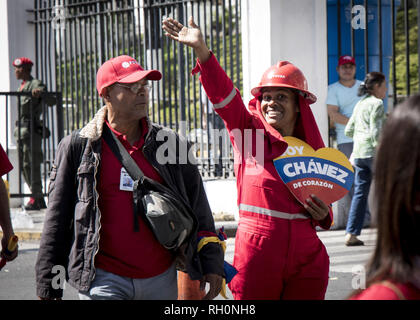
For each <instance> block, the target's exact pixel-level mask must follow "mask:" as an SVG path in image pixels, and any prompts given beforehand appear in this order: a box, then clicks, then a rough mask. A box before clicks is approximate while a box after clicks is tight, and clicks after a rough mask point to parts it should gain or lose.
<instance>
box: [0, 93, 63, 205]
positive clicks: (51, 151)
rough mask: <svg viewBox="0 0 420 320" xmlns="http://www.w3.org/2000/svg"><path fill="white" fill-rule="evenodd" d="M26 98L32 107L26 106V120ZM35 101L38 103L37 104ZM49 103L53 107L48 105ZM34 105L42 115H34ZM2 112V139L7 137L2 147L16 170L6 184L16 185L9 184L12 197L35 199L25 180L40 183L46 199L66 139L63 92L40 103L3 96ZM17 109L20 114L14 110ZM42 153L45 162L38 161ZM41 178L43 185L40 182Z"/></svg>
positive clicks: (46, 95)
mask: <svg viewBox="0 0 420 320" xmlns="http://www.w3.org/2000/svg"><path fill="white" fill-rule="evenodd" d="M23 97H29V98H30V99H29V104H26V103H25V104H26V107H27V110H29V112H30V114H29V115H27V114H26V115H25V116H24V115H23V113H22V112H23V111H22V102H21V99H22V98H23ZM34 99H36V100H37V101H36V102H34ZM48 100H49V101H50V102H49V104H50V105H47V104H46V102H45V101H48ZM35 103H36V104H37V105H38V106H39V107H38V108H37V109H39V110H38V112H39V114H34V113H33V112H34V110H35V109H34V108H33V105H34V104H35ZM0 108H1V110H2V114H3V115H5V117H3V118H2V121H1V123H0V128H1V129H0V130H2V131H3V132H2V136H5V137H6V141H5V145H4V146H3V147H4V149H5V150H6V153H7V154H8V156H9V158H10V159H11V160H12V161H11V162H12V164H13V166H14V169H15V170H13V172H10V173H8V174H7V180H8V181H9V182H10V181H11V180H12V181H13V183H10V197H12V198H22V197H30V196H31V195H32V193H31V192H30V191H29V192H28V191H26V192H25V190H27V189H25V188H24V183H25V182H26V183H27V184H28V181H26V179H30V181H35V183H41V185H42V193H43V194H44V195H46V192H47V190H46V186H47V180H48V178H49V172H50V170H51V167H52V165H53V162H54V157H55V151H56V148H57V145H58V143H59V142H60V140H61V139H62V138H63V137H64V127H63V112H62V111H63V106H62V95H61V92H46V93H43V94H42V95H41V99H40V100H39V99H38V98H32V94H31V93H30V92H0ZM15 108H16V109H17V112H16V110H13V109H15ZM31 119H32V120H31ZM34 119H35V120H34ZM40 152H41V153H42V159H39V157H40ZM12 175H13V176H14V177H13V178H12ZM25 175H27V176H26V178H25ZM38 175H40V179H41V181H37V180H38V178H37V176H38ZM16 186H17V187H16Z"/></svg>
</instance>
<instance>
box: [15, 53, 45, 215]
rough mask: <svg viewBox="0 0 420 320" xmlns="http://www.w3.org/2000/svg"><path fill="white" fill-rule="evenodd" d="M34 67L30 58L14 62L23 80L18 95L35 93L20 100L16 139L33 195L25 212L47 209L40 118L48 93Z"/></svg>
mask: <svg viewBox="0 0 420 320" xmlns="http://www.w3.org/2000/svg"><path fill="white" fill-rule="evenodd" d="M32 65H33V62H32V61H31V60H30V59H28V58H26V57H22V58H17V59H15V60H14V61H13V67H14V68H15V76H16V79H18V80H22V83H21V85H20V87H19V89H18V91H19V92H30V93H32V94H31V95H28V96H20V97H18V99H19V101H18V107H19V108H20V110H19V113H18V117H19V119H18V121H16V128H15V130H14V136H15V138H16V141H17V143H18V147H19V162H20V163H21V166H22V167H21V170H22V173H23V178H24V179H25V181H26V183H27V184H28V186H29V188H30V190H31V193H32V196H31V198H30V200H29V202H28V203H27V204H26V206H25V209H26V210H39V209H44V208H46V205H45V201H44V197H43V193H42V183H41V164H42V162H43V154H42V149H41V147H42V136H43V124H42V122H41V120H40V117H41V114H42V104H41V95H42V93H43V92H45V91H47V89H46V86H45V85H44V84H43V83H42V81H41V80H38V79H34V78H33V77H32V75H31V71H32ZM46 102H47V101H46ZM50 103H51V102H50V101H48V102H47V104H50ZM31 126H33V128H32V127H31ZM46 131H47V132H49V131H48V129H47V128H45V131H44V135H45V132H46Z"/></svg>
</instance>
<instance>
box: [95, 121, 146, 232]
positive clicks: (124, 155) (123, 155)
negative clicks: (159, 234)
mask: <svg viewBox="0 0 420 320" xmlns="http://www.w3.org/2000/svg"><path fill="white" fill-rule="evenodd" d="M102 136H103V138H104V140H105V142H106V143H107V144H108V146H109V148H110V149H111V151H112V152H113V153H114V155H115V156H116V157H117V159H118V160H119V161H120V162H121V164H122V165H123V167H124V168H125V170H127V172H128V174H129V175H130V177H131V178H132V179H133V180H134V183H133V224H134V232H138V231H139V221H138V219H137V217H138V216H139V207H142V206H139V203H140V201H141V199H140V195H139V192H137V189H138V185H139V183H141V182H142V180H143V179H144V178H145V175H144V173H143V171H141V169H140V168H139V166H138V165H137V163H136V162H135V161H134V159H133V158H132V157H131V156H130V154H129V153H128V151H127V150H126V149H125V147H124V146H123V145H122V143H121V142H120V140H118V138H117V137H116V136H115V134H114V133H113V132H112V131H111V129H109V127H108V125H107V124H104V129H103V133H102ZM142 214H143V215H145V213H144V212H142Z"/></svg>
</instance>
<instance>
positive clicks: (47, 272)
mask: <svg viewBox="0 0 420 320" xmlns="http://www.w3.org/2000/svg"><path fill="white" fill-rule="evenodd" d="M161 77H162V75H161V73H160V72H159V71H157V70H144V69H143V68H142V67H141V66H140V64H139V63H138V62H137V61H136V60H135V59H134V58H132V57H129V56H126V55H123V56H119V57H116V58H113V59H110V60H108V61H106V62H105V63H104V64H103V65H102V66H101V67H100V68H99V70H98V72H97V77H96V83H97V90H98V93H99V94H100V96H101V97H103V99H104V100H105V106H104V107H102V108H101V109H100V110H99V111H98V112H97V114H96V115H95V117H94V118H93V119H92V120H91V121H90V122H89V123H88V124H87V125H86V126H85V127H83V128H82V129H81V130H79V131H76V132H74V133H73V134H72V135H71V136H68V137H66V138H64V139H63V141H62V142H61V143H60V145H59V147H58V150H57V155H56V161H55V164H54V167H53V169H52V172H51V176H50V180H51V182H50V187H49V190H50V192H49V199H48V200H49V206H48V209H47V215H46V216H47V219H46V221H45V226H44V231H43V233H42V239H41V244H40V249H39V254H38V260H37V264H36V274H37V294H38V296H39V297H41V298H45V299H52V298H60V297H61V295H62V289H61V288H57V287H56V286H54V281H53V274H52V273H51V272H52V269H53V267H54V266H56V265H62V266H66V268H67V272H68V276H69V280H68V282H69V283H70V284H71V285H72V286H73V287H75V288H76V289H78V290H79V296H80V298H81V299H176V298H177V274H176V268H175V260H177V262H178V263H177V267H179V268H181V270H183V271H187V272H188V274H189V275H190V277H191V278H192V279H193V280H199V279H200V280H201V281H203V282H210V290H209V292H208V293H207V295H206V296H205V299H213V298H214V297H215V296H217V294H218V293H219V291H220V289H221V283H222V277H221V276H222V275H223V272H224V271H223V250H222V248H221V246H220V244H219V243H209V244H207V245H205V246H204V247H203V248H202V249H201V250H200V253H199V254H198V251H197V236H200V235H203V234H205V235H214V236H216V234H215V229H214V221H213V216H212V212H211V210H210V206H209V204H208V201H207V197H206V194H205V191H204V186H203V183H202V180H201V176H200V174H199V171H198V169H197V167H196V166H195V165H194V164H193V163H191V162H188V163H186V164H183V163H179V162H178V160H179V156H178V155H175V157H176V159H177V163H176V164H174V165H172V164H171V165H164V164H162V163H161V161H160V159H159V158H158V157H157V150H158V149H159V148H160V147H161V146H162V145H163V144H164V141H162V140H161V139H159V138H158V134H159V135H160V134H161V133H162V132H163V133H164V135H166V136H168V138H170V139H169V140H172V138H173V141H176V143H177V146H179V144H181V143H185V141H184V142H183V141H182V140H181V138H180V137H179V136H178V135H177V134H176V133H175V132H173V131H172V130H170V129H166V128H163V127H160V126H158V125H156V124H153V123H152V122H151V121H150V120H149V118H148V103H149V94H150V83H149V81H151V80H152V81H157V80H160V79H161ZM105 131H107V132H108V133H113V134H114V135H115V136H116V138H117V139H118V140H119V141H120V142H121V143H122V145H123V146H124V147H125V148H126V150H127V151H128V153H129V154H130V155H131V157H132V158H133V159H134V161H135V162H136V163H137V165H138V166H139V168H140V169H141V170H142V171H143V173H144V175H145V176H147V177H149V178H151V179H153V180H155V181H157V182H160V183H162V184H164V185H166V186H167V187H169V188H170V189H172V190H173V191H174V192H175V193H177V194H178V195H179V196H180V198H181V199H183V201H184V202H185V203H186V204H188V205H189V206H190V207H191V212H194V214H195V216H194V217H193V218H194V220H196V221H197V222H198V227H197V228H195V229H194V231H193V234H191V235H190V236H189V238H188V241H187V243H185V244H184V245H183V246H182V248H181V249H179V251H177V252H176V253H174V252H172V251H169V250H167V249H165V248H164V247H163V246H162V245H161V244H160V243H159V242H158V241H157V239H156V238H155V237H154V235H153V233H152V231H151V230H150V229H149V227H148V225H147V224H146V223H145V221H143V219H142V217H141V216H139V215H138V213H136V212H135V211H134V208H133V180H132V179H131V177H130V176H129V175H128V174H127V172H126V171H125V169H124V168H123V166H122V164H121V162H120V161H119V160H118V158H117V157H116V156H115V155H114V153H113V151H112V150H111V149H110V147H109V145H108V143H107V142H106V141H105V140H104V138H103V134H104V132H105ZM174 150H176V148H175V149H174ZM171 156H174V155H171ZM130 185H131V187H130Z"/></svg>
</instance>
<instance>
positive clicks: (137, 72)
mask: <svg viewBox="0 0 420 320" xmlns="http://www.w3.org/2000/svg"><path fill="white" fill-rule="evenodd" d="M143 78H147V79H148V80H160V79H162V74H161V73H160V72H159V71H158V70H144V69H143V67H142V66H141V65H140V64H139V63H138V62H137V61H136V59H134V58H132V57H130V56H127V55H123V56H118V57H115V58H112V59H109V60H108V61H106V62H105V63H104V64H103V65H102V66H101V67H100V68H99V70H98V72H97V74H96V89H97V90H98V93H99V95H101V94H102V90H103V89H104V88H106V87H108V86H110V85H112V84H114V83H116V82H120V83H133V82H137V81H139V80H141V79H143Z"/></svg>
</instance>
